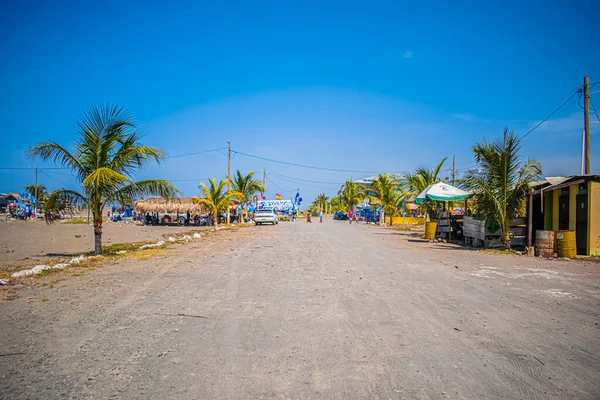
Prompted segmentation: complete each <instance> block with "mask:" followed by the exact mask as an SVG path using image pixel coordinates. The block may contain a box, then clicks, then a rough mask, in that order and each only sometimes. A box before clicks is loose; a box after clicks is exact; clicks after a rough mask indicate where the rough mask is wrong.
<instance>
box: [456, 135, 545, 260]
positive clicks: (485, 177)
mask: <svg viewBox="0 0 600 400" xmlns="http://www.w3.org/2000/svg"><path fill="white" fill-rule="evenodd" d="M520 150H521V143H520V139H519V137H518V136H516V135H515V133H514V132H509V131H508V128H505V129H504V134H503V136H502V138H501V139H499V140H496V141H494V142H487V141H482V142H479V143H477V144H476V145H475V146H473V154H474V156H475V161H476V162H477V168H476V169H474V170H471V171H468V172H467V174H466V176H465V178H464V179H462V180H461V182H462V183H463V185H464V186H465V187H466V189H468V190H469V191H471V192H472V195H471V199H472V200H473V203H474V208H475V212H476V213H478V214H481V215H483V216H485V218H486V220H487V222H488V223H496V224H498V225H499V226H500V231H501V233H502V239H503V241H504V247H505V248H507V249H509V248H510V224H511V222H512V220H513V219H514V218H515V217H517V216H518V215H519V212H520V211H521V210H522V208H523V203H524V202H525V200H526V198H527V196H528V195H529V192H530V190H531V188H530V186H529V183H530V182H532V181H535V180H538V179H539V178H540V176H541V174H542V167H541V165H540V164H539V163H538V162H537V161H535V160H532V159H529V160H527V161H525V162H522V161H521V157H520V156H519V151H520Z"/></svg>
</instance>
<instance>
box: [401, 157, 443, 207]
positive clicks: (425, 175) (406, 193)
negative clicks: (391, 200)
mask: <svg viewBox="0 0 600 400" xmlns="http://www.w3.org/2000/svg"><path fill="white" fill-rule="evenodd" d="M447 159H448V157H445V158H444V159H443V160H442V161H440V162H439V163H438V164H437V165H436V166H435V168H434V169H432V170H431V169H427V168H425V167H419V168H417V169H416V170H415V172H412V173H406V174H404V175H403V176H402V179H401V181H400V184H401V186H402V196H403V198H404V199H405V200H407V201H410V202H414V201H415V199H416V198H417V196H418V195H419V194H420V193H421V192H422V191H423V190H425V189H426V188H427V187H428V186H429V185H433V184H434V183H438V182H441V181H442V179H440V177H439V175H440V170H441V168H442V166H443V165H444V163H445V162H446V160H447ZM443 207H444V205H443V204H442V203H440V202H435V201H428V202H426V203H423V204H421V205H420V206H419V209H420V211H421V212H424V213H426V214H427V215H429V217H430V218H437V215H438V214H439V213H440V211H442V209H443Z"/></svg>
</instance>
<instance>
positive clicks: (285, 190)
mask: <svg viewBox="0 0 600 400" xmlns="http://www.w3.org/2000/svg"><path fill="white" fill-rule="evenodd" d="M267 180H268V181H269V182H270V183H271V184H272V185H273V186H275V187H276V188H277V189H279V190H280V191H282V192H286V193H288V192H293V191H294V190H295V189H290V190H287V189H284V188H282V187H281V186H279V185H277V184H276V183H275V182H273V180H272V179H271V178H269V177H268V176H267Z"/></svg>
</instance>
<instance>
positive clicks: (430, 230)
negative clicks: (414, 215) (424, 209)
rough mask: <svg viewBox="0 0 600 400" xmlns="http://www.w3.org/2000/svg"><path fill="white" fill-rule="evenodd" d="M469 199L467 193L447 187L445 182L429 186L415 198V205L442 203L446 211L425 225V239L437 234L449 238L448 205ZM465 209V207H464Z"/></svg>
mask: <svg viewBox="0 0 600 400" xmlns="http://www.w3.org/2000/svg"><path fill="white" fill-rule="evenodd" d="M468 198H469V193H468V192H465V191H464V190H462V189H459V188H457V187H454V186H452V185H449V184H447V183H445V182H438V183H435V184H433V185H429V186H428V187H427V188H426V189H425V190H423V191H422V192H421V193H420V194H419V195H418V196H417V198H416V202H417V204H424V203H427V202H430V201H437V202H443V203H444V204H445V208H446V211H445V212H443V213H441V214H440V215H439V216H438V217H439V219H438V221H437V222H434V221H428V222H426V224H425V238H426V239H433V238H434V237H435V236H436V235H437V234H445V235H447V236H448V238H449V237H450V233H451V232H452V227H453V225H454V224H453V223H452V218H451V214H452V213H451V212H448V203H449V202H457V201H466V200H467V199H468ZM465 209H466V207H465Z"/></svg>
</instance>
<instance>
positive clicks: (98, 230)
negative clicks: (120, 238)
mask: <svg viewBox="0 0 600 400" xmlns="http://www.w3.org/2000/svg"><path fill="white" fill-rule="evenodd" d="M94 253H95V254H101V253H102V214H100V215H94Z"/></svg>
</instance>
